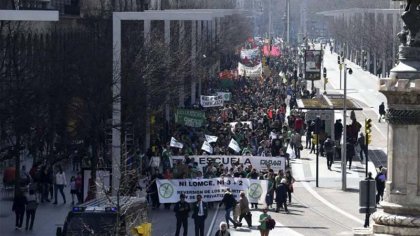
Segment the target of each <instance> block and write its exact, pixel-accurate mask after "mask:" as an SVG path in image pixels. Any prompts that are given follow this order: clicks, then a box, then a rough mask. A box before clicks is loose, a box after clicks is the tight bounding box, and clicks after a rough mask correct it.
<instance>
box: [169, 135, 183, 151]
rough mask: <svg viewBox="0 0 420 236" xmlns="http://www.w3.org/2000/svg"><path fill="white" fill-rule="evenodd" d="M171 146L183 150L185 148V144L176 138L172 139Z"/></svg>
mask: <svg viewBox="0 0 420 236" xmlns="http://www.w3.org/2000/svg"><path fill="white" fill-rule="evenodd" d="M169 146H171V147H176V148H179V149H182V147H184V144H182V143H181V142H179V141H178V140H176V139H175V138H174V137H172V138H171V143H170V145H169Z"/></svg>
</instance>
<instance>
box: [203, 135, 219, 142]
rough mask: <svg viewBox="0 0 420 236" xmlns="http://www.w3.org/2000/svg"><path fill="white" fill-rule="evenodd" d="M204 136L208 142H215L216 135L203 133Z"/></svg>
mask: <svg viewBox="0 0 420 236" xmlns="http://www.w3.org/2000/svg"><path fill="white" fill-rule="evenodd" d="M205 136H206V140H207V142H209V143H215V142H217V139H218V137H217V136H212V135H207V134H206V135H205Z"/></svg>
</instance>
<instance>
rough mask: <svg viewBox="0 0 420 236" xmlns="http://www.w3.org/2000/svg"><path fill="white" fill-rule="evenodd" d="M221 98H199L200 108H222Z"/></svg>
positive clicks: (218, 96) (202, 96)
mask: <svg viewBox="0 0 420 236" xmlns="http://www.w3.org/2000/svg"><path fill="white" fill-rule="evenodd" d="M223 102H224V100H223V96H220V95H217V96H204V95H201V96H200V104H201V106H202V107H222V106H223Z"/></svg>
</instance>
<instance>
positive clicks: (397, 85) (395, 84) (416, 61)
mask: <svg viewBox="0 0 420 236" xmlns="http://www.w3.org/2000/svg"><path fill="white" fill-rule="evenodd" d="M413 2H417V5H418V4H419V3H420V1H419V0H414V1H413ZM412 4H413V5H416V3H412ZM403 15H406V16H409V17H419V16H420V14H419V13H418V12H416V11H412V9H411V11H408V12H405V13H404V14H403ZM412 19H413V18H411V19H407V18H406V20H407V21H406V22H405V23H406V25H407V26H408V29H410V31H409V32H408V31H407V33H409V36H411V37H413V35H416V34H419V33H420V32H413V30H415V29H418V24H420V22H418V21H417V20H415V21H412ZM414 19H415V18H414ZM403 20H404V17H403ZM409 44H411V46H410V45H409ZM407 45H409V46H407ZM399 59H400V63H399V64H398V65H397V66H396V67H395V68H393V69H392V70H391V73H390V78H387V79H381V80H380V88H379V91H380V92H382V93H383V94H384V95H385V96H386V97H387V99H388V108H389V110H388V111H387V119H388V122H389V132H388V176H387V177H388V180H387V182H386V192H385V196H384V201H383V202H382V203H381V205H382V207H383V212H376V213H375V214H374V215H373V217H372V218H373V220H374V222H375V224H374V225H373V232H374V233H375V234H392V235H419V234H420V39H419V38H414V40H413V41H412V42H408V43H406V42H404V41H403V45H402V46H400V48H399Z"/></svg>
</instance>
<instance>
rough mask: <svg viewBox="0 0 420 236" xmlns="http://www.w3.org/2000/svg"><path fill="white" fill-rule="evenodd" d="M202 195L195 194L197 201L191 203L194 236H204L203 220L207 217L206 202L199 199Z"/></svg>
mask: <svg viewBox="0 0 420 236" xmlns="http://www.w3.org/2000/svg"><path fill="white" fill-rule="evenodd" d="M201 198H202V196H201V195H200V194H198V195H197V201H196V202H195V203H194V204H193V214H192V218H193V219H194V225H195V236H204V222H205V220H206V218H207V203H205V202H203V201H202V200H201Z"/></svg>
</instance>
